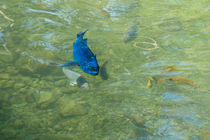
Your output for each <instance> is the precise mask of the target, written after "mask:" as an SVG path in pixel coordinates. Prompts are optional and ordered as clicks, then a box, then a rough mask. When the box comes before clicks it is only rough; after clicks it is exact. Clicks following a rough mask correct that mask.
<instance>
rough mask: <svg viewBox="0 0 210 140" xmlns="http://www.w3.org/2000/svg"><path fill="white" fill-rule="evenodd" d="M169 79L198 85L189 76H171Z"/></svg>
mask: <svg viewBox="0 0 210 140" xmlns="http://www.w3.org/2000/svg"><path fill="white" fill-rule="evenodd" d="M169 80H172V81H174V82H176V83H180V84H187V85H190V86H193V87H196V84H195V83H194V82H193V81H191V80H190V79H187V78H183V77H170V78H169Z"/></svg>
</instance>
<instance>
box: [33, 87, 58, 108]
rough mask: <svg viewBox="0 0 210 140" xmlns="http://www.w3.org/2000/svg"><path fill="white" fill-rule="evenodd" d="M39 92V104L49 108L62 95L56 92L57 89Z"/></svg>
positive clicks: (41, 106)
mask: <svg viewBox="0 0 210 140" xmlns="http://www.w3.org/2000/svg"><path fill="white" fill-rule="evenodd" d="M39 94H40V95H39V100H38V101H37V106H38V107H40V108H41V109H45V108H49V107H50V106H52V105H54V104H55V102H56V101H57V99H58V98H59V96H60V94H59V93H55V91H43V92H41V93H39Z"/></svg>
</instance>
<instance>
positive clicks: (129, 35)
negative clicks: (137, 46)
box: [123, 21, 138, 43]
mask: <svg viewBox="0 0 210 140" xmlns="http://www.w3.org/2000/svg"><path fill="white" fill-rule="evenodd" d="M137 26H138V22H137V21H135V22H134V23H133V25H132V26H131V27H130V28H129V29H128V32H127V33H126V34H125V38H124V40H123V41H124V43H128V42H130V41H132V40H134V39H135V38H136V36H137V31H138V27H137Z"/></svg>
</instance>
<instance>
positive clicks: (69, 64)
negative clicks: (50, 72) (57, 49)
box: [57, 61, 80, 67]
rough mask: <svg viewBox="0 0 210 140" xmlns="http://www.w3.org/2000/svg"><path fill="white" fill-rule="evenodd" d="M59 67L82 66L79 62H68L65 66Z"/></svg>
mask: <svg viewBox="0 0 210 140" xmlns="http://www.w3.org/2000/svg"><path fill="white" fill-rule="evenodd" d="M57 66H58V67H69V66H80V64H79V63H77V62H74V61H68V62H66V63H64V64H61V65H57Z"/></svg>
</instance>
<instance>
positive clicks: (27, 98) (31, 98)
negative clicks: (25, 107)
mask: <svg viewBox="0 0 210 140" xmlns="http://www.w3.org/2000/svg"><path fill="white" fill-rule="evenodd" d="M25 101H26V102H28V103H33V102H34V101H35V96H34V95H33V93H27V94H26V96H25Z"/></svg>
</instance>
